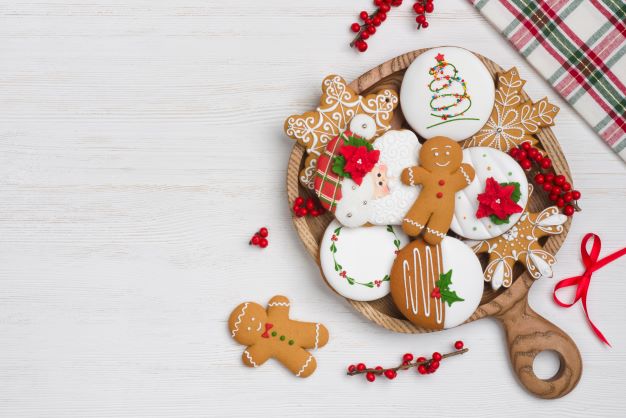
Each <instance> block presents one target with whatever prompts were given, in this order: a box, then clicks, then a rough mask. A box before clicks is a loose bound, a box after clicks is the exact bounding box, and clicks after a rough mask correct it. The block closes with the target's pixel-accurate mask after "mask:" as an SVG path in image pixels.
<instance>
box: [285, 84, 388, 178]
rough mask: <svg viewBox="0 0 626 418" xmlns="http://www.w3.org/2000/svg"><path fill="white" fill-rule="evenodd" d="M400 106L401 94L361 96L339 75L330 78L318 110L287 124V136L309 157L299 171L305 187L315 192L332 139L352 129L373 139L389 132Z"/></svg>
mask: <svg viewBox="0 0 626 418" xmlns="http://www.w3.org/2000/svg"><path fill="white" fill-rule="evenodd" d="M397 106H398V94H397V93H396V92H395V91H393V90H388V89H385V90H381V91H379V92H376V93H374V94H370V95H368V96H365V97H363V96H360V95H358V94H357V93H356V92H355V91H354V90H352V89H351V88H350V87H348V85H347V84H346V82H345V80H344V79H343V78H341V77H339V76H338V75H329V76H328V77H326V78H325V79H324V81H323V82H322V97H321V99H320V105H319V107H318V108H317V109H316V110H314V111H310V112H305V113H303V114H301V115H292V116H289V117H288V118H287V120H286V121H285V133H286V134H287V136H289V137H290V138H292V139H294V140H296V141H298V143H300V144H302V145H303V146H305V147H306V152H307V153H308V157H307V159H306V161H305V165H304V169H303V170H302V171H301V172H300V182H301V183H302V185H303V186H305V187H307V188H309V189H313V174H314V173H315V167H316V165H317V163H316V161H317V158H318V157H319V156H320V154H321V153H322V151H323V150H324V147H325V146H326V144H328V142H330V140H332V139H333V138H335V137H336V136H337V135H339V134H340V133H342V132H344V131H346V130H351V131H352V132H354V133H355V134H357V135H359V136H361V137H362V138H365V139H367V140H371V139H373V138H374V137H376V136H379V135H381V134H383V133H384V132H385V131H387V130H389V128H390V123H391V119H392V118H393V111H394V109H395V108H396V107H397Z"/></svg>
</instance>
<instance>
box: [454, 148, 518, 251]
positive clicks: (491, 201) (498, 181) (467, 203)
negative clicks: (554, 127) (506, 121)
mask: <svg viewBox="0 0 626 418" xmlns="http://www.w3.org/2000/svg"><path fill="white" fill-rule="evenodd" d="M463 162H464V163H466V164H470V165H471V166H472V167H474V170H475V171H476V177H475V178H474V180H473V181H472V182H471V183H470V185H469V186H468V187H466V188H465V189H463V190H461V191H459V192H457V194H456V196H455V205H454V217H453V218H452V224H451V225H450V229H451V230H452V231H454V232H455V233H456V234H458V235H460V236H462V237H464V238H468V239H473V240H483V239H490V238H494V237H497V236H499V235H502V234H503V233H505V232H506V231H508V230H509V229H510V228H512V227H513V225H515V223H516V222H517V221H518V220H519V219H520V217H521V216H522V213H523V212H524V209H525V208H526V204H527V203H528V197H529V196H528V180H527V179H526V174H525V173H524V170H523V169H522V168H521V167H520V165H519V164H518V163H517V162H516V161H515V160H514V159H513V158H511V157H510V156H509V155H508V154H506V153H504V152H502V151H499V150H497V149H494V148H489V147H471V148H466V149H464V150H463Z"/></svg>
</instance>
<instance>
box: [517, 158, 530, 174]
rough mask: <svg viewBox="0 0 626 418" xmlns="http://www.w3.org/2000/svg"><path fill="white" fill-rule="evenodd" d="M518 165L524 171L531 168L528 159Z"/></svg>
mask: <svg viewBox="0 0 626 418" xmlns="http://www.w3.org/2000/svg"><path fill="white" fill-rule="evenodd" d="M519 165H520V166H521V167H522V168H523V169H524V170H526V171H528V170H530V168H531V167H532V163H531V162H530V160H528V159H526V160H522V161H520V163H519Z"/></svg>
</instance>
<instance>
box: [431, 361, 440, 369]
mask: <svg viewBox="0 0 626 418" xmlns="http://www.w3.org/2000/svg"><path fill="white" fill-rule="evenodd" d="M430 368H431V369H433V370H437V369H438V368H439V362H438V361H437V360H433V361H431V362H430Z"/></svg>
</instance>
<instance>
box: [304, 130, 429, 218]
mask: <svg viewBox="0 0 626 418" xmlns="http://www.w3.org/2000/svg"><path fill="white" fill-rule="evenodd" d="M355 119H356V118H355ZM419 149H420V143H419V140H418V139H417V137H416V136H415V134H414V133H413V132H411V131H408V130H403V131H389V132H387V133H386V134H384V135H383V136H381V137H380V138H378V139H377V140H376V141H374V143H373V144H369V143H368V142H367V141H366V140H364V139H362V138H361V137H359V136H358V135H355V134H353V133H352V132H351V131H346V132H344V133H342V134H340V135H339V136H338V137H337V138H335V139H333V140H332V141H331V142H330V143H329V144H328V145H327V146H326V148H325V149H324V152H323V153H322V155H321V156H320V158H319V159H318V163H317V169H316V172H315V178H314V188H315V193H316V194H317V196H318V197H319V198H320V202H321V203H322V205H323V206H324V207H325V208H326V209H328V210H329V211H331V212H332V213H334V215H335V218H336V219H337V220H338V221H339V222H340V223H341V224H342V225H344V226H348V227H357V226H362V225H365V224H372V225H399V224H401V223H402V219H403V218H404V215H405V213H406V212H407V211H408V210H409V208H410V207H411V205H412V204H413V202H414V201H415V199H416V198H417V195H418V194H419V189H418V188H415V187H409V186H406V185H404V184H402V182H401V181H400V175H401V173H402V170H404V168H406V167H410V166H413V165H415V164H416V163H417V154H418V151H419Z"/></svg>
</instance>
